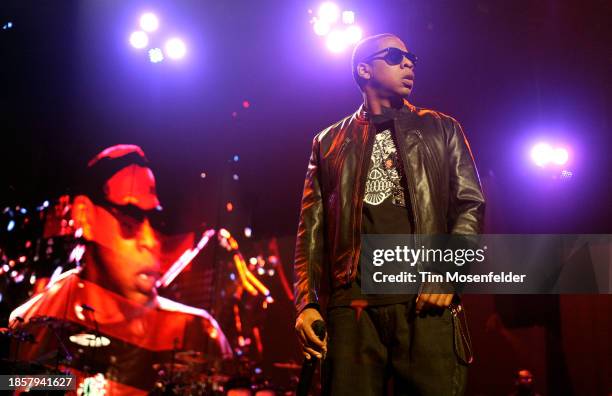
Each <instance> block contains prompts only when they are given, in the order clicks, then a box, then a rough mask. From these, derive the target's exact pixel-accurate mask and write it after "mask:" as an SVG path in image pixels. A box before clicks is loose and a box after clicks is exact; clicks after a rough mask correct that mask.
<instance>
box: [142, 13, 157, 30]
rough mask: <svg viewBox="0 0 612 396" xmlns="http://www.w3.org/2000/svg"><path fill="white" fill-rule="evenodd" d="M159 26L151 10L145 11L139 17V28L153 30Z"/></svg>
mask: <svg viewBox="0 0 612 396" xmlns="http://www.w3.org/2000/svg"><path fill="white" fill-rule="evenodd" d="M158 27H159V19H157V16H156V15H155V14H153V13H152V12H147V13H146V14H143V15H142V16H141V17H140V28H141V29H142V30H144V31H145V32H154V31H156V30H157V28H158Z"/></svg>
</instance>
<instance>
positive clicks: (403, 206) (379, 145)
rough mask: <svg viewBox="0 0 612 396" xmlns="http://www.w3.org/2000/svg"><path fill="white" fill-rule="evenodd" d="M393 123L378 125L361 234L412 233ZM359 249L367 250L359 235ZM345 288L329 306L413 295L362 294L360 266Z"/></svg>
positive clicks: (376, 302) (375, 302) (380, 302)
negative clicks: (392, 131)
mask: <svg viewBox="0 0 612 396" xmlns="http://www.w3.org/2000/svg"><path fill="white" fill-rule="evenodd" d="M391 128H392V123H381V124H378V125H377V133H376V136H375V138H374V146H373V148H372V156H371V159H370V165H369V167H368V173H367V175H366V182H365V194H364V198H363V201H364V202H363V210H362V221H361V233H362V234H411V233H412V232H413V231H412V230H413V227H412V217H411V211H410V198H409V196H408V190H407V188H406V177H405V176H404V173H403V167H402V164H401V161H400V157H399V154H398V153H397V146H396V144H395V142H394V140H393V135H392V133H391ZM362 249H364V250H366V251H367V250H370V248H368V246H366V245H365V244H364V241H363V239H362ZM357 271H358V273H357V277H356V279H355V280H354V281H353V282H351V283H350V285H349V286H347V287H346V288H338V289H336V290H334V292H333V293H332V297H331V299H330V307H335V306H350V305H351V304H352V303H353V302H354V301H355V300H366V301H367V304H368V305H388V304H397V303H402V302H406V301H409V300H410V299H411V298H414V296H410V295H400V294H362V293H361V286H360V285H361V276H362V274H361V268H360V267H358V269H357Z"/></svg>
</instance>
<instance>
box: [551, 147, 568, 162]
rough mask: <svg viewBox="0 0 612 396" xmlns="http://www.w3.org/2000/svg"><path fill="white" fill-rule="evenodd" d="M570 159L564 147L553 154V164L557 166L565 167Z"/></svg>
mask: <svg viewBox="0 0 612 396" xmlns="http://www.w3.org/2000/svg"><path fill="white" fill-rule="evenodd" d="M568 159H569V153H568V152H567V150H566V149H564V148H562V147H557V148H556V149H555V150H554V151H553V153H552V162H553V163H555V164H556V165H564V164H565V163H566V162H567V160H568Z"/></svg>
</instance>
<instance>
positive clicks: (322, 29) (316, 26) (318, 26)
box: [312, 19, 330, 36]
mask: <svg viewBox="0 0 612 396" xmlns="http://www.w3.org/2000/svg"><path fill="white" fill-rule="evenodd" d="M329 29H330V26H329V23H328V22H325V21H324V20H321V19H317V20H316V21H315V23H313V25H312V30H314V32H315V34H316V35H317V36H325V35H326V34H327V33H329Z"/></svg>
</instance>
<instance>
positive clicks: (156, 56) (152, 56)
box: [149, 48, 164, 63]
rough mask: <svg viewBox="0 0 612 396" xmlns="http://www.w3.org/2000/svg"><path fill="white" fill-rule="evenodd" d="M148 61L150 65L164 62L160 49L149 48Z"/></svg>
mask: <svg viewBox="0 0 612 396" xmlns="http://www.w3.org/2000/svg"><path fill="white" fill-rule="evenodd" d="M149 60H150V61H151V63H159V62H161V61H163V60H164V53H163V52H162V50H161V49H160V48H151V49H150V50H149Z"/></svg>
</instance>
